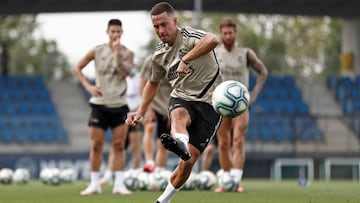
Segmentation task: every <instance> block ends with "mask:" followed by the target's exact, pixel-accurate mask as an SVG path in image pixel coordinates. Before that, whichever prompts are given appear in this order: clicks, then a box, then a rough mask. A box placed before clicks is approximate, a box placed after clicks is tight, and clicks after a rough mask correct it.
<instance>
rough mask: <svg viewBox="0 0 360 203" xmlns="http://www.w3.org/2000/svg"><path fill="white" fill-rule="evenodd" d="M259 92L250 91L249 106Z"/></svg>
mask: <svg viewBox="0 0 360 203" xmlns="http://www.w3.org/2000/svg"><path fill="white" fill-rule="evenodd" d="M257 96H258V95H257V94H255V93H254V92H251V93H250V102H249V106H251V105H252V104H253V103H255V101H256V98H257Z"/></svg>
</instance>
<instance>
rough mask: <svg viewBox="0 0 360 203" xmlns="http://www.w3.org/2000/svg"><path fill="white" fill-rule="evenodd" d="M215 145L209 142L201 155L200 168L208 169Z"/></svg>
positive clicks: (202, 169)
mask: <svg viewBox="0 0 360 203" xmlns="http://www.w3.org/2000/svg"><path fill="white" fill-rule="evenodd" d="M215 148H216V145H215V144H214V143H210V144H209V145H208V146H207V147H206V149H205V151H204V152H203V153H202V155H201V164H200V170H201V171H205V170H209V169H210V167H211V164H212V161H213V157H214V151H215Z"/></svg>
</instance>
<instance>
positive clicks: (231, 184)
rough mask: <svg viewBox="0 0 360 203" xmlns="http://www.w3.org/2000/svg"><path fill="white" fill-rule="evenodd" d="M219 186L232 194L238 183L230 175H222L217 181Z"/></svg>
mask: <svg viewBox="0 0 360 203" xmlns="http://www.w3.org/2000/svg"><path fill="white" fill-rule="evenodd" d="M218 180H219V182H218V183H219V186H220V187H221V188H223V189H224V190H225V191H228V192H232V191H235V190H236V188H237V187H238V183H237V182H235V180H234V177H232V176H231V175H230V174H228V173H227V174H223V175H222V176H221V177H220V178H219V179H218Z"/></svg>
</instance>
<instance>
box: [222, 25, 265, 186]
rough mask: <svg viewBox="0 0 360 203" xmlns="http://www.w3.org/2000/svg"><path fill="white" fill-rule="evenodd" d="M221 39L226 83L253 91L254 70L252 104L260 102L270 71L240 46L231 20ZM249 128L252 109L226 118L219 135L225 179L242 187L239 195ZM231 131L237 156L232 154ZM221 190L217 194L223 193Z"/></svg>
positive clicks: (234, 151) (253, 54) (250, 52)
mask: <svg viewBox="0 0 360 203" xmlns="http://www.w3.org/2000/svg"><path fill="white" fill-rule="evenodd" d="M220 35H221V40H222V44H221V45H220V46H219V47H217V48H216V49H215V51H216V56H217V57H218V59H219V64H220V68H221V74H222V76H223V79H224V81H227V80H236V81H239V82H241V83H242V84H244V85H245V86H246V87H247V88H249V79H250V68H249V67H251V68H253V69H254V70H255V72H256V73H257V74H258V77H257V79H256V84H255V87H254V89H253V90H252V91H251V92H250V104H249V106H250V105H251V104H253V103H254V102H255V101H256V98H257V96H258V94H259V93H260V91H261V89H262V87H263V85H264V83H265V80H266V78H267V75H268V71H267V69H266V67H265V65H264V64H263V63H262V61H261V60H260V59H259V58H258V57H257V56H256V54H255V52H254V51H253V50H251V49H249V48H244V47H239V46H237V45H236V36H237V28H236V23H235V22H234V21H232V20H230V19H226V20H224V21H223V22H222V23H221V24H220ZM248 124H249V109H248V110H246V111H245V112H244V113H243V114H241V115H239V116H237V117H235V118H223V120H222V122H221V125H220V128H219V131H218V133H217V140H218V147H219V161H220V165H221V167H222V169H223V170H224V174H223V175H227V176H228V175H231V176H232V177H233V178H234V180H235V181H236V182H237V183H239V186H238V188H237V192H242V191H243V187H242V186H241V184H240V181H241V178H242V174H243V170H244V162H245V135H246V132H247V128H248ZM231 131H232V145H233V149H232V150H233V151H232V152H233V153H232V154H231V135H230V134H231ZM223 191H224V189H223V188H221V187H219V188H216V189H215V192H223Z"/></svg>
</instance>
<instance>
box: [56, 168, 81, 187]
mask: <svg viewBox="0 0 360 203" xmlns="http://www.w3.org/2000/svg"><path fill="white" fill-rule="evenodd" d="M59 176H60V181H61V182H62V183H73V182H74V181H75V180H76V178H77V175H76V172H75V170H74V169H72V168H66V169H62V170H60V174H59Z"/></svg>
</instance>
